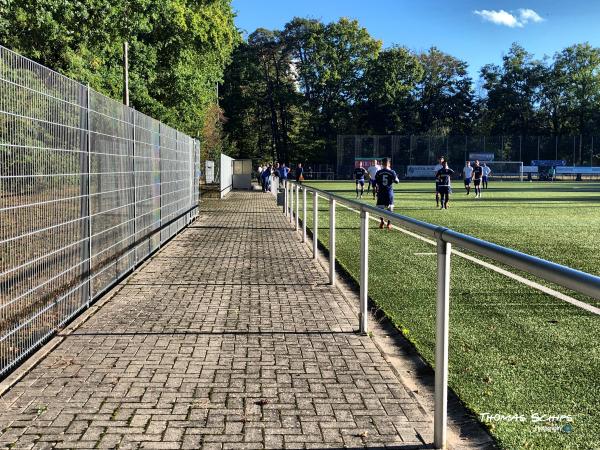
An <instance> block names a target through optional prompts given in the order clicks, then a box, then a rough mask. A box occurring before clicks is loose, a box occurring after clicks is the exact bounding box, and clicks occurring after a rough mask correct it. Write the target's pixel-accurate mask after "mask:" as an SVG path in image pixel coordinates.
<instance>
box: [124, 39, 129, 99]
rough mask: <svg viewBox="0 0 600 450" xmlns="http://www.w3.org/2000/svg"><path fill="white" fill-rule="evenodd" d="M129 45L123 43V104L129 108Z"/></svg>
mask: <svg viewBox="0 0 600 450" xmlns="http://www.w3.org/2000/svg"><path fill="white" fill-rule="evenodd" d="M128 53H129V43H128V42H127V41H125V42H123V103H125V105H126V106H129V55H128Z"/></svg>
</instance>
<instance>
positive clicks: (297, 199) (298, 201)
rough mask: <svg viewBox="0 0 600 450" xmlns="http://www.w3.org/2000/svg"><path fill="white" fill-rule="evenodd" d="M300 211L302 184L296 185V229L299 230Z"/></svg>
mask: <svg viewBox="0 0 600 450" xmlns="http://www.w3.org/2000/svg"><path fill="white" fill-rule="evenodd" d="M299 212H300V186H298V185H296V231H298V228H299V226H300V225H299V223H298V221H299V220H300V217H299V215H298V213H299Z"/></svg>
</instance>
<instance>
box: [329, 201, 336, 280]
mask: <svg viewBox="0 0 600 450" xmlns="http://www.w3.org/2000/svg"><path fill="white" fill-rule="evenodd" d="M329 284H331V285H332V286H333V285H335V200H334V199H333V197H331V198H330V199H329Z"/></svg>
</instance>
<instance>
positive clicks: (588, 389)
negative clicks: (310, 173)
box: [307, 182, 600, 449]
mask: <svg viewBox="0 0 600 450" xmlns="http://www.w3.org/2000/svg"><path fill="white" fill-rule="evenodd" d="M311 185H313V186H315V187H318V188H320V189H323V190H327V191H331V192H335V193H336V194H338V195H342V196H345V197H348V198H354V197H355V192H354V184H353V183H352V182H333V183H332V182H323V183H311ZM396 186H397V188H396V202H395V203H396V212H398V213H400V214H404V215H407V216H410V217H414V218H417V219H420V220H424V221H427V222H430V223H435V224H440V225H444V226H447V227H449V228H452V229H454V230H457V231H460V232H463V233H467V234H470V235H473V236H476V237H479V238H482V239H486V240H489V241H492V242H495V243H498V244H501V245H505V246H509V247H512V248H514V249H517V250H521V251H524V252H527V253H530V254H533V255H536V256H539V257H542V258H545V259H549V260H552V261H555V262H558V263H561V264H566V265H569V266H571V267H575V268H577V269H580V270H584V271H587V272H590V273H594V274H596V275H598V274H600V239H599V238H600V184H592V183H545V184H542V183H508V182H504V183H500V182H498V183H494V182H490V189H488V190H487V191H484V193H483V198H482V199H478V200H476V199H474V198H473V195H470V196H468V197H467V196H466V195H465V193H464V190H463V189H462V186H460V184H459V183H456V185H455V187H454V191H455V192H454V194H453V195H452V196H451V199H450V201H451V203H450V209H449V210H446V211H440V210H436V209H435V199H434V194H433V192H432V191H433V189H432V188H433V183H432V182H406V183H405V182H403V183H400V184H399V185H396ZM308 201H309V205H312V203H311V202H312V197H311V196H310V195H309V198H308ZM365 201H366V202H369V203H374V202H373V200H372V199H371V197H367V196H365ZM319 209H320V211H321V212H320V215H319V226H320V234H319V239H320V240H321V241H322V243H323V244H324V245H325V246H327V244H328V239H329V235H328V226H329V224H328V214H327V210H328V208H327V205H326V204H325V201H324V200H321V201H320V208H319ZM307 221H308V222H307V223H308V224H309V225H311V224H312V215H311V214H310V208H309V214H308V215H307ZM372 227H373V229H372V231H371V236H370V250H369V258H370V269H371V270H370V274H369V295H370V297H371V298H372V299H373V301H374V302H375V303H376V304H377V305H378V306H379V307H380V308H381V309H383V310H384V311H385V312H386V314H387V315H388V317H390V318H391V319H392V321H393V322H394V323H395V324H396V326H397V327H398V328H399V329H400V330H401V331H402V332H403V333H404V334H405V335H406V336H407V337H408V338H409V339H410V340H411V341H412V342H413V343H414V345H415V346H416V348H417V349H418V350H419V352H420V353H421V355H422V356H423V357H424V358H425V359H426V360H427V361H429V362H430V363H431V364H432V365H433V360H434V350H435V347H434V342H435V288H436V257H435V254H434V252H435V248H434V247H433V246H432V245H430V244H428V243H426V242H423V241H420V240H418V239H416V238H414V237H410V236H407V235H406V234H403V233H401V232H399V231H396V230H391V231H387V230H379V229H377V228H376V227H377V224H376V223H372ZM336 247H337V258H338V262H339V263H340V264H341V265H342V266H343V267H344V268H345V269H346V270H347V271H348V272H349V273H350V274H351V275H352V276H353V277H354V278H356V279H358V275H359V257H358V256H359V218H358V215H357V214H356V213H355V212H352V211H348V210H347V209H345V208H343V207H339V208H338V210H337V240H336ZM511 271H512V270H511ZM451 273H452V277H451V278H452V281H451V293H450V305H451V306H450V320H451V325H450V365H449V382H450V386H451V387H452V389H453V390H454V391H455V392H456V393H457V394H458V395H459V396H460V397H461V399H462V400H463V401H464V402H465V403H466V404H467V406H468V407H469V408H471V410H472V411H473V412H474V413H476V414H478V415H481V414H484V413H489V414H502V415H505V416H522V418H523V419H524V421H521V420H516V421H515V420H512V421H509V420H503V421H493V420H487V421H485V420H484V423H486V425H487V426H488V427H489V428H490V430H491V432H492V434H493V435H494V436H495V437H496V439H497V440H498V443H499V444H500V446H501V447H503V448H507V449H521V448H535V449H600V344H599V342H600V317H599V316H597V315H594V314H592V313H589V312H587V311H585V310H582V309H580V308H577V307H575V306H573V305H570V304H568V303H566V302H564V301H561V300H558V299H555V298H554V297H551V296H549V295H547V294H543V293H541V292H539V291H537V290H535V289H533V288H530V287H528V286H525V285H523V284H522V283H518V282H516V281H514V280H511V279H509V278H507V277H505V276H502V275H500V274H497V273H495V272H493V271H490V270H487V269H484V268H482V267H480V266H478V265H476V264H474V263H472V262H469V261H467V260H465V259H464V258H461V257H459V256H456V255H455V256H453V257H452V270H451ZM520 275H522V274H520ZM536 281H540V280H536ZM563 291H564V292H566V293H568V294H569V295H573V296H575V295H574V294H573V293H571V292H568V291H566V290H563ZM577 298H578V299H580V300H584V301H586V302H588V303H590V304H593V305H595V306H600V304H599V302H598V301H596V300H593V299H591V298H587V297H584V296H577ZM532 415H537V416H539V417H542V416H546V418H547V416H559V415H566V416H571V417H572V420H573V421H572V423H570V424H569V425H570V428H569V427H566V428H565V427H564V426H565V425H567V421H566V420H564V419H563V420H561V421H559V422H558V423H557V422H555V421H553V420H541V421H539V422H535V416H532ZM513 419H514V417H513ZM554 426H558V428H559V429H560V430H561V431H556V429H555V428H552V427H554ZM546 427H547V428H546Z"/></svg>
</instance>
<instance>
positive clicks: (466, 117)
mask: <svg viewBox="0 0 600 450" xmlns="http://www.w3.org/2000/svg"><path fill="white" fill-rule="evenodd" d="M419 61H420V63H421V66H422V67H423V71H424V72H423V77H422V79H421V82H420V83H419V85H418V87H417V97H418V110H419V112H418V126H419V128H420V130H421V131H423V132H426V133H436V134H449V133H467V132H469V131H470V128H471V123H472V112H473V103H474V96H473V90H472V80H471V78H470V77H469V76H468V73H467V68H468V65H467V63H466V62H464V61H461V60H459V59H457V58H455V57H453V56H451V55H448V54H446V53H443V52H441V51H440V50H438V49H437V48H435V47H432V48H431V49H429V51H428V52H426V53H422V54H420V55H419Z"/></svg>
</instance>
